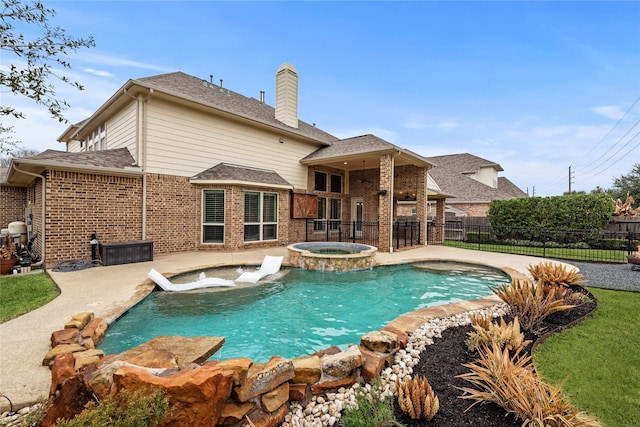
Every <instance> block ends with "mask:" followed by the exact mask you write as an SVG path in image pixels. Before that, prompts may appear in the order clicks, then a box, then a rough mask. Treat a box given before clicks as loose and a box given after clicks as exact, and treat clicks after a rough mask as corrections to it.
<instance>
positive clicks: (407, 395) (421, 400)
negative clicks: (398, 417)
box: [396, 376, 440, 421]
mask: <svg viewBox="0 0 640 427" xmlns="http://www.w3.org/2000/svg"><path fill="white" fill-rule="evenodd" d="M396 389H397V391H398V405H400V409H402V412H404V413H405V414H407V415H409V417H410V418H411V419H412V420H419V419H425V420H427V421H429V420H431V419H432V418H433V417H434V416H435V415H436V413H437V412H438V409H440V401H439V400H438V397H437V396H436V395H435V393H434V392H433V389H432V388H431V384H429V381H428V380H427V378H426V377H422V376H416V377H415V378H411V379H408V380H406V381H403V382H400V381H398V382H397V383H396Z"/></svg>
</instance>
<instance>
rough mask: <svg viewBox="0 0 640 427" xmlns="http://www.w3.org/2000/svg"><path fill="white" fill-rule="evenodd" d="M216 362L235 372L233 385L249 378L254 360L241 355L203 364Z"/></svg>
mask: <svg viewBox="0 0 640 427" xmlns="http://www.w3.org/2000/svg"><path fill="white" fill-rule="evenodd" d="M209 363H215V364H217V365H218V367H219V368H221V369H226V370H229V371H232V372H233V385H240V384H244V382H245V381H246V379H247V373H248V372H249V368H251V365H253V360H252V359H249V358H247V357H239V358H235V359H227V360H223V361H221V362H215V361H206V362H205V363H204V364H203V365H206V364H209Z"/></svg>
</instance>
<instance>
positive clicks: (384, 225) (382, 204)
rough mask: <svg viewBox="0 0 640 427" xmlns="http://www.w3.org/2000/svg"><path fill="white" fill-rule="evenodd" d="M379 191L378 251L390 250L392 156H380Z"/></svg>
mask: <svg viewBox="0 0 640 427" xmlns="http://www.w3.org/2000/svg"><path fill="white" fill-rule="evenodd" d="M380 190H383V191H381V192H380V193H382V192H385V191H386V193H385V194H380V193H379V194H378V208H379V210H380V218H379V220H378V221H379V224H380V231H379V235H378V250H379V251H380V252H391V251H392V250H393V248H392V245H391V229H392V226H393V215H392V211H391V209H392V208H393V206H392V203H393V156H392V155H391V154H383V155H382V156H380Z"/></svg>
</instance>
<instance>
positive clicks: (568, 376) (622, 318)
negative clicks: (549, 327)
mask: <svg viewBox="0 0 640 427" xmlns="http://www.w3.org/2000/svg"><path fill="white" fill-rule="evenodd" d="M589 291H591V292H592V293H593V294H594V295H595V296H596V298H597V299H598V308H597V310H596V311H595V313H594V314H593V317H591V318H589V319H587V320H585V321H584V322H582V323H580V324H578V325H577V326H574V327H573V328H571V329H568V330H566V331H563V332H561V333H558V334H554V335H552V336H551V337H550V338H549V339H547V340H546V341H545V342H544V343H543V344H541V345H540V346H539V347H538V349H537V350H536V352H535V354H534V363H535V366H536V368H537V369H538V371H539V372H540V374H541V375H542V377H543V378H544V379H545V380H546V381H547V382H549V383H550V384H554V385H558V384H562V387H563V390H564V391H565V393H566V394H567V395H568V396H569V397H570V399H571V401H572V402H573V403H574V404H575V406H576V407H578V408H580V409H581V410H583V411H586V412H588V413H590V414H591V415H594V416H596V417H598V418H599V419H600V421H601V422H602V423H603V424H604V425H605V426H606V427H627V426H628V427H632V426H633V427H637V426H639V425H640V293H639V292H624V291H611V290H605V289H598V288H589Z"/></svg>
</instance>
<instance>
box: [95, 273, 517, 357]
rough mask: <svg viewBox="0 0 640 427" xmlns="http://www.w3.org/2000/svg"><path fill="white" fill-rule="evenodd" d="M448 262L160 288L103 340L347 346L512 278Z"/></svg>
mask: <svg viewBox="0 0 640 427" xmlns="http://www.w3.org/2000/svg"><path fill="white" fill-rule="evenodd" d="M448 264H449V265H448V266H447V268H444V269H443V268H440V269H438V268H436V269H431V268H428V266H425V265H420V264H413V265H412V264H409V265H407V264H405V265H399V266H389V267H378V268H374V269H372V270H365V271H357V272H347V273H323V272H319V271H306V270H298V269H292V270H288V271H287V270H284V272H285V273H286V274H283V275H281V276H280V277H278V278H276V279H275V280H273V281H268V282H265V283H262V282H261V283H260V284H258V285H257V286H252V287H243V288H225V290H219V289H217V290H215V291H211V290H208V291H205V292H185V293H172V292H153V293H152V294H151V295H149V296H148V297H147V298H146V299H145V300H144V301H142V302H141V303H140V304H138V305H137V306H135V307H134V308H132V309H131V310H130V311H129V312H128V313H127V314H126V315H124V316H123V317H121V318H120V319H119V320H118V321H117V322H115V323H114V324H112V325H111V326H110V328H109V330H108V332H107V336H106V338H105V340H104V341H103V342H102V344H101V346H100V348H101V349H103V350H104V351H105V353H107V354H111V353H120V352H122V351H125V350H128V349H129V348H132V347H135V346H136V345H139V344H142V343H144V342H146V341H148V340H150V339H151V338H154V337H156V336H158V335H182V336H222V337H225V343H224V345H223V347H222V348H221V349H220V350H219V351H218V352H217V353H216V354H214V355H213V356H212V357H211V359H214V360H224V359H230V358H235V357H249V358H251V359H253V360H254V361H255V362H258V363H261V362H266V361H268V360H269V358H270V357H271V356H275V355H278V356H282V357H284V358H287V359H289V358H294V357H298V356H304V355H309V354H312V353H314V352H316V351H318V350H321V349H325V348H328V347H331V346H339V347H341V348H343V349H344V348H346V347H347V345H348V344H358V343H359V342H360V337H361V336H362V335H364V334H366V333H367V332H371V331H374V330H378V329H380V328H381V327H383V326H384V325H386V324H387V323H388V322H390V321H391V320H393V319H395V318H397V317H399V316H400V315H402V314H404V313H407V312H411V311H414V310H417V309H420V308H425V307H430V306H436V305H442V304H449V303H454V302H459V301H465V300H472V299H476V298H481V297H485V296H488V295H490V294H491V291H490V290H489V288H488V287H489V286H492V287H495V286H496V285H497V284H499V283H504V282H508V281H509V277H508V276H507V275H506V274H504V273H503V272H500V271H497V270H494V269H490V268H483V267H477V266H474V268H469V266H468V265H465V264H461V265H460V268H456V265H453V264H450V263H448ZM207 276H215V270H214V271H212V272H209V273H207Z"/></svg>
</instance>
